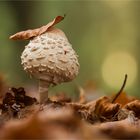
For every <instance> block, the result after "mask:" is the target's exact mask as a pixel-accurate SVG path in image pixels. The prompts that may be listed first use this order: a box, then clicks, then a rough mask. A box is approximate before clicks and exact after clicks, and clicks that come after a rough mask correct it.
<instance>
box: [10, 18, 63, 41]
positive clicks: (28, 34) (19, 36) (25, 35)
mask: <svg viewBox="0 0 140 140" xmlns="http://www.w3.org/2000/svg"><path fill="white" fill-rule="evenodd" d="M63 19H64V17H63V16H57V17H56V18H55V19H54V20H53V21H51V22H49V23H48V24H47V25H45V26H42V27H40V28H37V29H32V30H26V31H21V32H18V33H16V34H14V35H11V36H10V39H13V40H26V39H30V38H33V37H35V36H38V35H41V34H43V33H45V32H46V31H48V30H49V29H50V28H51V27H53V26H54V25H55V24H57V23H59V22H60V21H62V20H63Z"/></svg>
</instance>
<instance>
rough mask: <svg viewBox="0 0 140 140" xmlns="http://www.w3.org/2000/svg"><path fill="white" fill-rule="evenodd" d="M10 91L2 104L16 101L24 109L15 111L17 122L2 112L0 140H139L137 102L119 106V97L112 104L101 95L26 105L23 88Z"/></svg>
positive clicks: (110, 99) (139, 107) (57, 98)
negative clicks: (90, 98)
mask: <svg viewBox="0 0 140 140" xmlns="http://www.w3.org/2000/svg"><path fill="white" fill-rule="evenodd" d="M12 91H13V93H14V92H15V93H16V94H15V95H13V94H9V93H8V96H7V97H6V98H5V99H4V101H3V102H4V103H6V104H8V105H9V107H12V105H13V103H15V102H16V103H17V101H18V103H19V104H20V103H22V104H24V108H20V110H19V111H18V115H17V116H18V117H16V118H17V119H18V121H15V120H14V119H13V118H15V116H14V115H13V116H12V117H9V118H8V117H7V116H5V113H3V112H4V111H3V112H2V115H0V126H1V127H0V130H1V131H0V138H1V139H3V140H4V139H21V138H22V139H34V138H38V139H40V138H41V139H62V138H63V139H80V140H82V139H116V138H119V139H130V138H131V139H139V138H140V131H139V128H140V123H139V122H140V120H139V117H140V114H139V113H140V101H139V100H129V103H126V104H123V105H122V102H121V101H119V100H118V99H119V98H120V97H119V96H118V99H117V100H116V101H115V102H117V103H112V98H111V97H107V96H104V97H100V98H99V99H97V100H93V101H91V102H87V101H85V99H84V94H82V102H79V101H81V97H80V100H79V101H78V102H72V101H69V102H67V97H66V96H64V95H63V94H61V95H58V97H57V96H55V97H54V98H53V99H54V101H51V100H48V102H46V103H45V104H44V105H39V104H32V105H29V104H28V103H29V102H31V100H32V99H31V100H30V101H29V102H27V104H26V103H25V91H24V89H23V88H18V89H16V88H12ZM19 93H20V94H19ZM121 94H122V93H121ZM121 94H120V95H121ZM125 96H126V95H125ZM126 98H128V97H127V96H126ZM26 99H27V98H26ZM121 100H123V98H121ZM27 101H28V99H27ZM83 101H84V102H83ZM25 104H26V105H25ZM2 116H3V117H2ZM4 119H5V120H4ZM2 120H3V121H2Z"/></svg>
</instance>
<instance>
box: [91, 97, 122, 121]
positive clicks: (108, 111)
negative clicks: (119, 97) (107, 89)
mask: <svg viewBox="0 0 140 140" xmlns="http://www.w3.org/2000/svg"><path fill="white" fill-rule="evenodd" d="M119 109H120V105H119V104H118V103H115V104H114V103H111V100H110V98H108V97H106V96H104V97H101V98H99V99H98V100H97V101H96V104H95V110H94V114H95V115H96V116H97V117H98V118H99V119H100V120H101V121H105V120H108V119H111V118H112V117H113V116H114V115H115V114H116V113H117V112H118V111H119Z"/></svg>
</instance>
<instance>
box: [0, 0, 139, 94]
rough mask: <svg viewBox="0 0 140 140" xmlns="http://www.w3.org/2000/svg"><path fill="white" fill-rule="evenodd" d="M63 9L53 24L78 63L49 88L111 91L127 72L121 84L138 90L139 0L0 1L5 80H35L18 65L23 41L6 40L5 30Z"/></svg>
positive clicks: (0, 67) (37, 22)
mask: <svg viewBox="0 0 140 140" xmlns="http://www.w3.org/2000/svg"><path fill="white" fill-rule="evenodd" d="M64 14H66V18H65V19H64V20H63V21H62V22H61V23H59V24H58V25H56V26H57V27H58V28H60V29H62V30H63V31H64V32H65V34H66V35H67V37H68V39H69V41H70V43H71V44H72V45H73V48H74V49H75V50H76V52H77V54H78V55H79V63H80V66H81V67H80V72H79V75H78V77H77V78H76V79H75V80H74V81H73V82H70V83H65V84H62V85H60V86H57V87H55V88H52V89H51V90H52V91H57V92H59V91H64V92H67V93H68V94H72V93H74V91H75V88H76V87H77V86H82V87H83V86H85V85H86V84H87V85H88V86H90V87H92V88H94V89H96V91H98V92H100V93H105V94H110V93H116V92H117V91H118V90H119V88H120V87H121V85H122V83H123V80H124V75H125V74H128V81H127V84H126V88H125V90H126V92H127V93H128V94H130V95H136V96H139V95H140V94H139V91H140V86H139V82H140V76H139V74H140V73H139V67H140V55H139V53H140V48H139V45H140V40H139V38H140V18H139V17H140V1H139V0H137V1H135V0H122V1H120V0H113V1H112V0H97V1H94V0H92V1H88V0H87V1H86V0H85V1H83V0H82V1H79V0H78V1H76V0H71V1H66V0H63V1H60V0H59V1H47V0H46V1H0V17H1V19H0V73H1V74H2V75H3V77H4V78H5V80H6V81H8V84H9V85H10V86H24V87H29V86H30V85H34V86H35V87H37V84H38V82H37V81H36V80H35V79H30V77H29V75H28V74H26V73H25V72H24V71H23V68H22V66H21V61H20V56H21V53H22V51H23V50H24V46H25V45H26V44H27V43H28V41H12V40H9V36H10V35H12V34H14V33H16V32H18V31H22V30H26V29H30V28H36V27H40V26H42V25H45V24H47V23H48V22H49V21H51V20H52V19H53V18H54V17H56V16H57V15H64Z"/></svg>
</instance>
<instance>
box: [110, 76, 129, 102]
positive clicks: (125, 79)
mask: <svg viewBox="0 0 140 140" xmlns="http://www.w3.org/2000/svg"><path fill="white" fill-rule="evenodd" d="M126 81H127V74H125V78H124V82H123V85H122V87H121V89H120V90H119V92H118V93H117V94H116V95H115V97H114V98H113V100H112V103H114V102H115V101H116V99H117V98H118V97H119V95H120V94H121V93H122V91H123V89H124V87H125V85H126Z"/></svg>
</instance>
